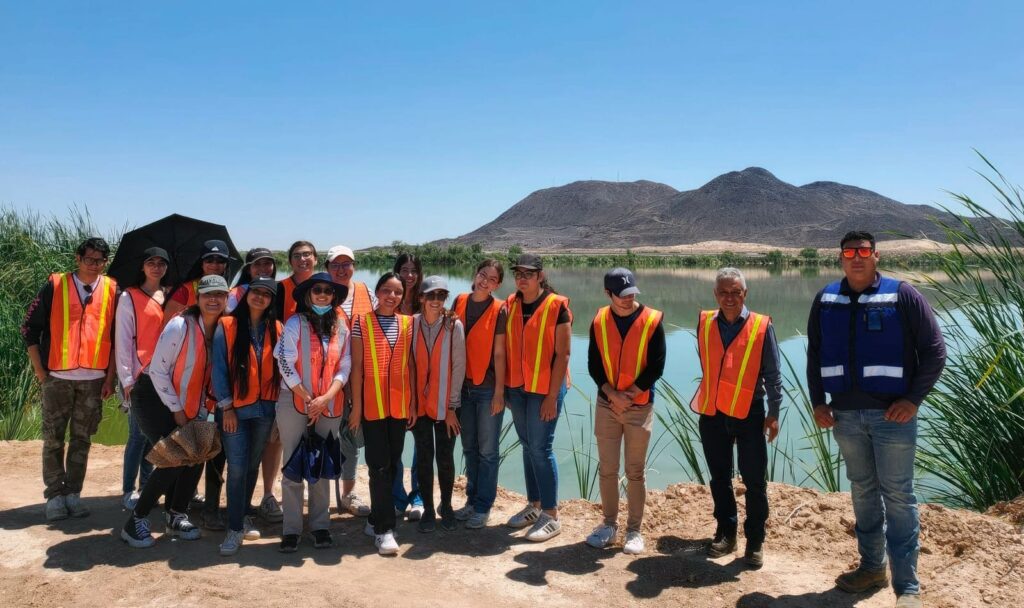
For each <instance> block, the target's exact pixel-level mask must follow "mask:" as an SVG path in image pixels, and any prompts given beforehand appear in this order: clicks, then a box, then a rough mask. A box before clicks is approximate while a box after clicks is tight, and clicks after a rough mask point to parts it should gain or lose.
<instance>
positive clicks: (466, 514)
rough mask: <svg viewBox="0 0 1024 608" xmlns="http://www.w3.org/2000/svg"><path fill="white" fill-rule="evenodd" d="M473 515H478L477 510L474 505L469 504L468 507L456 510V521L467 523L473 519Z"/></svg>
mask: <svg viewBox="0 0 1024 608" xmlns="http://www.w3.org/2000/svg"><path fill="white" fill-rule="evenodd" d="M473 513H476V509H475V508H473V505H471V504H469V503H468V502H467V503H466V506H464V507H462V508H461V509H456V510H455V519H457V520H458V521H466V520H468V519H469V518H470V517H473Z"/></svg>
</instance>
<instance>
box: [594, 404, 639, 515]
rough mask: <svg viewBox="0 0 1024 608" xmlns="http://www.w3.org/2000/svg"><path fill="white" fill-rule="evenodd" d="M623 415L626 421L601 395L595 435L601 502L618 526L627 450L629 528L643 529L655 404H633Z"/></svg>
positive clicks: (595, 423) (595, 421) (595, 416)
mask: <svg viewBox="0 0 1024 608" xmlns="http://www.w3.org/2000/svg"><path fill="white" fill-rule="evenodd" d="M621 418H622V419H623V420H624V422H625V424H623V423H622V422H619V421H618V420H616V419H615V414H614V413H613V412H612V409H611V407H609V406H608V402H607V401H605V400H604V399H602V398H601V397H598V398H597V408H596V411H595V413H594V437H595V438H596V439H597V455H598V476H599V478H600V486H601V506H602V509H603V511H604V523H605V524H606V525H609V526H616V525H617V521H618V516H619V461H620V460H621V459H622V456H623V452H625V461H626V500H627V505H628V508H629V516H628V518H627V520H626V531H627V532H639V531H640V524H641V523H642V522H643V519H644V501H645V500H646V498H647V486H646V483H645V481H646V480H645V469H646V464H647V446H648V444H649V443H650V442H651V426H652V424H653V421H654V408H653V406H650V405H644V406H633V407H631V408H629V409H628V410H626V411H625V412H623V414H622V416H621ZM623 439H625V449H624V450H623Z"/></svg>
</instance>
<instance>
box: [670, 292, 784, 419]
mask: <svg viewBox="0 0 1024 608" xmlns="http://www.w3.org/2000/svg"><path fill="white" fill-rule="evenodd" d="M717 318H718V311H715V310H705V311H702V312H701V313H700V320H699V322H698V325H697V327H698V335H697V346H698V353H699V355H700V365H701V371H702V374H703V376H702V377H701V381H700V386H699V387H698V389H697V392H696V394H694V396H693V399H691V400H690V409H692V410H693V411H695V412H697V413H698V414H704V415H708V416H713V415H715V413H717V412H722V413H723V414H725V415H727V416H731V417H733V418H739V419H744V418H746V417H747V415H748V414H749V413H750V406H751V403H752V402H753V399H754V391H755V390H756V388H757V378H758V376H759V375H760V373H761V354H762V353H763V351H764V341H765V336H766V335H767V334H768V327H769V325H770V324H771V319H770V318H769V317H767V316H765V315H762V314H758V313H756V312H751V313H750V316H749V317H747V320H746V321H745V322H744V323H743V327H742V328H740V332H739V334H737V336H736V337H735V338H734V339H733V340H732V342H730V343H729V347H728V348H725V347H724V346H723V345H722V336H721V334H720V333H719V331H718V322H717ZM737 351H742V355H740V356H739V357H737V355H739V353H738V352H737ZM737 358H738V359H739V361H737Z"/></svg>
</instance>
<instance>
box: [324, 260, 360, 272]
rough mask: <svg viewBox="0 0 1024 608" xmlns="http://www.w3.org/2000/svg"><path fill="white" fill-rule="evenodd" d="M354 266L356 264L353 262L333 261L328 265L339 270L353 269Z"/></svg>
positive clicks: (329, 267)
mask: <svg viewBox="0 0 1024 608" xmlns="http://www.w3.org/2000/svg"><path fill="white" fill-rule="evenodd" d="M353 266H355V263H353V262H331V263H330V264H328V265H327V269H328V270H333V271H335V272H337V271H339V270H352V267H353Z"/></svg>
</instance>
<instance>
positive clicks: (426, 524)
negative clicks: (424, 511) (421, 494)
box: [416, 517, 436, 534]
mask: <svg viewBox="0 0 1024 608" xmlns="http://www.w3.org/2000/svg"><path fill="white" fill-rule="evenodd" d="M435 526H436V524H435V523H434V518H433V517H431V518H429V519H428V518H426V517H424V518H422V519H420V520H419V521H418V522H416V530H417V531H418V532H423V533H424V534H429V533H431V532H433V531H434V529H435Z"/></svg>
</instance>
